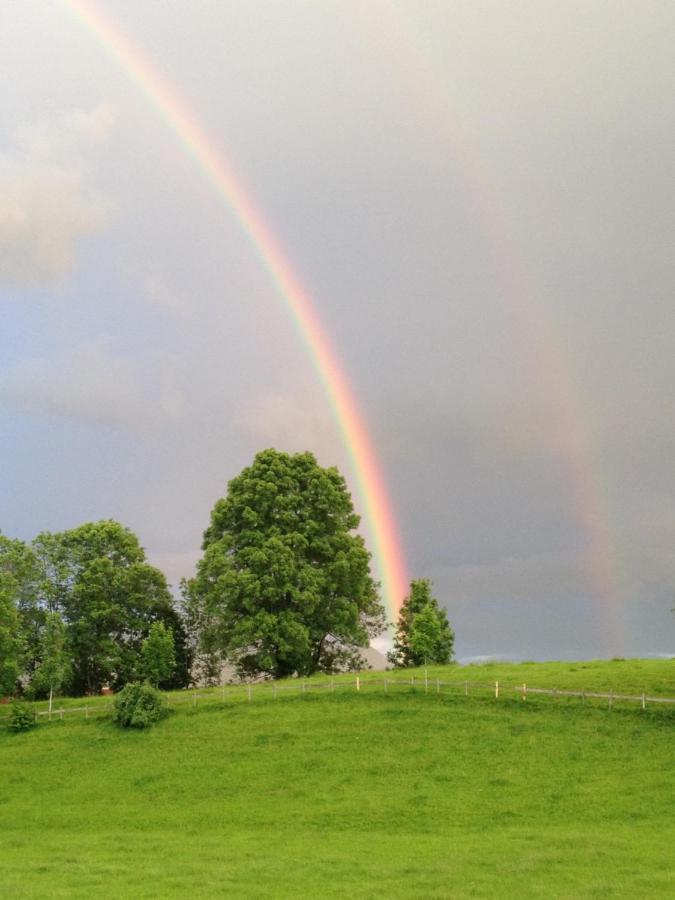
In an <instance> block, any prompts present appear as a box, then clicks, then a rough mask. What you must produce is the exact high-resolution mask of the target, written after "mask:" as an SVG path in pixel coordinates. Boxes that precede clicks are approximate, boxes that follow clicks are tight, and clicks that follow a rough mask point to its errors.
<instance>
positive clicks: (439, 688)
mask: <svg viewBox="0 0 675 900" xmlns="http://www.w3.org/2000/svg"><path fill="white" fill-rule="evenodd" d="M440 692H441V683H440V681H439V680H438V678H437V679H436V693H437V694H440Z"/></svg>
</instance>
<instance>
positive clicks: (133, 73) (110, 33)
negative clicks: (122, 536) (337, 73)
mask: <svg viewBox="0 0 675 900" xmlns="http://www.w3.org/2000/svg"><path fill="white" fill-rule="evenodd" d="M62 2H63V7H64V8H65V10H66V11H67V12H68V13H69V15H70V16H71V17H72V19H73V20H74V21H75V22H76V23H77V24H78V25H79V26H80V27H81V28H83V29H84V31H85V32H87V33H88V34H89V35H91V36H92V37H93V38H94V39H95V40H96V41H97V42H98V43H99V44H100V46H101V47H103V48H104V50H105V51H106V52H107V54H108V55H109V57H110V58H111V59H112V60H113V61H114V62H115V63H117V64H118V65H119V66H120V68H121V69H122V70H123V71H124V73H125V74H126V75H127V77H128V78H129V79H131V81H132V82H133V83H134V84H135V85H136V86H137V87H138V88H139V89H140V91H141V92H142V93H143V94H144V95H145V96H146V98H147V99H148V100H149V101H150V103H151V105H152V106H153V107H154V109H155V110H156V112H157V113H158V115H159V116H160V117H161V119H163V121H164V123H165V124H166V125H167V127H168V128H169V129H170V131H171V132H172V133H173V135H174V136H175V137H176V138H177V139H178V141H179V142H180V143H181V144H182V146H183V148H184V149H185V150H186V151H187V153H188V154H189V155H190V156H191V157H192V159H193V160H194V161H195V162H196V163H197V165H198V166H199V167H200V169H201V170H202V172H203V174H204V176H205V177H206V179H207V180H208V182H209V183H210V184H211V185H212V187H213V188H214V189H215V191H216V192H217V193H218V195H219V196H220V198H221V199H222V200H223V201H224V203H225V204H226V206H227V207H228V208H229V209H230V211H231V212H232V213H233V215H234V217H235V218H236V220H237V222H238V223H239V225H240V226H241V228H242V230H243V231H244V233H245V234H246V236H247V237H248V239H249V241H250V243H251V245H252V247H253V249H254V250H255V252H256V254H257V256H258V258H259V259H260V262H261V263H262V264H263V266H264V267H265V269H266V270H267V272H268V274H269V276H270V278H271V279H272V281H273V283H274V285H275V287H276V290H277V292H278V294H279V297H280V298H281V300H282V301H283V303H284V305H285V306H286V309H287V310H288V312H289V314H290V316H291V318H292V320H293V322H294V324H295V326H296V329H297V331H298V334H299V335H300V338H301V340H302V342H303V344H304V346H305V349H306V350H307V353H308V355H309V358H310V359H311V361H312V363H313V366H314V369H315V370H316V373H317V375H318V377H319V380H320V382H321V384H322V386H323V389H324V392H325V395H326V397H327V398H328V401H329V404H330V407H331V410H332V412H333V416H334V419H335V422H336V425H337V428H338V431H339V433H340V437H341V440H342V443H343V444H344V447H345V449H346V451H347V454H348V457H349V460H350V465H351V468H352V474H353V476H354V479H355V482H356V487H357V491H358V496H359V498H360V500H361V504H362V507H363V509H364V510H365V515H364V518H365V523H366V526H367V528H368V530H369V532H370V535H371V539H372V542H373V547H374V550H373V561H374V564H375V569H376V575H377V577H378V578H379V579H380V582H381V585H382V593H383V597H384V600H385V602H386V604H387V607H388V610H389V613H390V615H391V616H393V617H395V616H396V615H397V613H398V610H399V608H400V606H401V603H402V602H403V598H404V596H405V594H406V593H407V584H408V576H407V570H406V564H405V558H404V554H403V549H402V546H401V541H400V538H399V535H398V530H397V526H396V519H395V517H394V513H393V509H392V505H391V501H390V499H389V495H388V492H387V489H386V485H385V481H384V477H383V474H382V471H381V468H380V465H379V463H378V460H377V456H376V453H375V449H374V447H373V444H372V441H371V439H370V436H369V434H368V430H367V428H366V425H365V421H364V418H363V415H362V414H361V412H360V410H359V407H358V403H357V401H356V397H355V395H354V391H353V389H352V388H351V386H350V384H349V380H348V378H347V375H346V373H345V371H344V368H343V367H342V366H341V365H340V363H339V360H338V358H337V356H336V354H335V351H334V349H333V348H332V346H331V342H330V340H329V338H328V335H327V334H326V332H325V329H324V328H323V326H322V324H321V322H320V320H319V317H318V315H317V312H316V309H315V306H314V303H313V302H312V299H311V297H310V295H309V293H308V292H307V290H306V289H305V288H304V287H303V284H302V282H301V281H300V279H299V278H298V276H297V274H296V273H295V272H294V270H293V267H292V265H291V263H290V261H289V259H288V256H287V255H286V254H285V253H284V251H283V250H282V248H281V246H280V244H279V241H278V240H277V238H276V237H275V235H274V234H273V233H272V230H271V229H270V227H269V225H268V224H267V222H266V221H265V219H264V217H263V215H262V213H261V211H260V210H259V209H258V208H257V207H256V205H255V204H254V203H253V201H252V200H251V198H250V197H249V196H248V194H247V192H246V189H245V187H244V185H243V183H242V180H241V178H240V177H239V176H238V175H237V174H236V172H235V170H234V168H233V167H232V165H231V163H230V162H229V161H228V160H227V159H226V157H225V156H224V154H223V153H222V152H221V151H220V150H219V149H217V147H216V145H215V144H214V142H213V140H212V139H211V138H210V137H209V136H208V135H207V133H206V131H205V130H204V129H203V127H202V126H201V125H200V123H199V122H198V121H197V120H196V119H195V117H194V116H193V115H192V113H191V112H190V110H188V109H187V108H186V106H185V105H184V103H183V102H182V101H181V99H180V97H179V95H178V94H177V92H176V90H175V89H174V88H173V87H172V86H171V85H170V84H169V83H168V82H167V81H166V79H165V78H164V77H163V76H161V75H160V74H159V72H158V71H157V70H156V69H155V68H154V67H153V66H152V65H151V64H150V62H149V61H148V60H147V58H146V57H145V56H144V54H143V53H142V51H141V50H140V49H139V48H138V47H136V46H135V45H134V44H133V43H132V42H131V41H130V40H129V39H128V37H127V36H126V35H125V34H124V33H123V32H122V31H121V30H120V28H119V27H118V26H117V25H115V24H114V23H113V22H112V21H111V20H110V19H109V18H108V17H107V16H104V15H103V14H102V13H101V12H100V11H98V10H97V9H95V8H94V6H93V5H92V4H91V3H90V2H89V0H62Z"/></svg>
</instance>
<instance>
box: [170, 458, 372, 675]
mask: <svg viewBox="0 0 675 900" xmlns="http://www.w3.org/2000/svg"><path fill="white" fill-rule="evenodd" d="M358 524H359V517H358V516H357V515H356V514H355V513H354V509H353V506H352V500H351V497H350V495H349V492H348V490H347V487H346V484H345V481H344V478H343V477H342V476H341V475H340V473H339V472H338V471H337V469H335V468H329V469H324V468H321V467H320V466H319V465H318V463H317V461H316V459H315V458H314V456H313V455H312V454H311V453H298V454H295V455H289V454H287V453H281V452H278V451H276V450H265V451H263V452H261V453H258V454H257V456H256V457H255V459H254V461H253V464H252V465H251V466H250V467H249V468H246V469H244V470H243V472H241V474H240V475H238V476H237V477H236V478H234V479H233V480H232V481H231V482H230V483H229V485H228V492H227V497H225V498H223V499H220V500H218V502H217V503H216V505H215V507H214V509H213V511H212V513H211V524H210V525H209V527H208V529H207V530H206V532H205V534H204V542H203V545H202V548H203V550H204V556H203V558H202V559H201V561H200V562H199V564H198V568H197V575H196V577H195V578H194V579H192V580H191V581H189V582H187V583H186V584H185V589H184V592H185V599H186V605H187V606H191V607H193V608H195V607H196V608H197V609H199V610H201V616H202V620H203V622H204V623H205V629H204V632H203V633H202V636H201V637H202V642H203V645H204V646H205V647H206V648H208V649H213V648H221V649H222V650H223V651H224V652H225V653H227V655H228V657H229V658H230V659H231V660H232V661H233V662H234V664H235V666H236V668H237V671H238V672H239V674H241V675H257V674H261V673H262V674H268V675H271V676H273V677H277V678H279V677H283V676H287V675H291V674H294V673H297V674H301V675H308V674H311V673H312V672H315V671H325V672H330V671H334V670H336V669H338V668H341V667H350V666H354V665H358V664H359V662H360V654H359V648H360V647H365V646H367V644H368V642H369V639H370V638H371V637H373V636H374V635H377V634H379V633H380V632H381V631H382V630H383V627H384V610H383V608H382V605H381V603H380V601H379V598H378V594H377V587H376V585H375V583H374V582H373V579H372V578H371V575H370V569H369V562H370V554H369V553H368V551H367V550H366V547H365V545H364V542H363V539H362V538H361V537H360V536H359V535H356V534H353V533H352V532H353V531H354V529H356V528H357V526H358Z"/></svg>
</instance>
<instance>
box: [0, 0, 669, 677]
mask: <svg viewBox="0 0 675 900" xmlns="http://www.w3.org/2000/svg"><path fill="white" fill-rule="evenodd" d="M87 6H88V8H89V9H94V10H99V11H100V12H103V13H104V14H105V16H106V18H107V20H108V21H109V22H110V23H111V24H112V26H113V27H114V29H115V30H116V33H117V34H122V35H125V36H126V38H127V39H129V40H130V41H132V42H133V44H134V45H135V46H136V48H138V50H139V51H140V53H141V55H142V58H143V59H144V60H145V61H146V62H147V63H148V64H149V65H151V66H152V67H153V68H154V69H155V70H156V71H157V72H158V73H161V77H162V79H163V83H164V84H165V86H167V87H169V89H170V91H171V92H172V96H175V97H177V98H180V101H181V103H182V104H183V106H184V108H185V109H187V110H188V111H189V113H190V115H191V117H192V119H193V120H194V121H195V122H196V123H198V124H199V126H200V127H201V129H202V130H203V132H204V134H205V135H207V136H208V142H209V146H210V147H212V148H213V150H214V152H216V153H217V154H219V156H220V157H221V158H222V159H225V160H227V161H228V164H229V165H230V166H231V167H232V169H233V171H234V172H236V173H237V179H238V182H239V184H240V185H241V186H242V187H243V188H244V189H245V190H246V192H247V193H248V195H249V196H250V197H251V198H252V201H253V203H254V205H255V207H256V209H257V211H258V214H259V215H260V217H261V219H262V220H263V221H264V222H265V223H266V225H267V228H268V229H269V231H270V233H271V234H273V235H274V237H275V239H276V241H277V242H278V244H279V246H280V247H281V248H282V250H283V253H284V256H285V259H286V261H287V262H288V264H289V265H291V266H292V268H293V270H294V271H295V273H296V275H297V276H298V278H299V280H300V282H301V284H302V285H303V287H304V289H305V290H306V292H307V293H308V295H309V296H310V297H311V300H312V304H313V309H314V312H315V313H316V315H317V317H318V318H319V320H320V321H321V323H322V325H323V328H324V330H325V332H326V334H327V335H328V337H329V339H330V342H331V345H332V348H333V352H334V354H335V356H336V358H337V360H338V361H339V364H340V367H341V368H342V370H343V371H344V373H345V375H346V377H347V379H348V381H349V383H350V385H351V387H352V390H353V393H354V395H355V397H356V400H357V402H358V405H359V408H360V411H361V415H362V418H363V421H364V422H365V424H366V427H367V430H368V433H369V436H370V440H371V442H372V445H373V447H374V450H375V453H376V457H377V463H378V467H379V470H380V473H381V476H382V478H383V481H384V484H385V485H386V490H387V493H388V496H389V499H390V503H391V508H392V510H393V512H394V518H395V527H396V530H397V531H398V534H399V535H400V542H401V547H402V555H403V556H404V558H405V566H406V571H407V573H408V575H409V577H410V578H430V579H431V580H432V581H433V583H434V594H435V596H436V597H437V598H438V599H439V601H440V602H441V603H442V605H443V606H445V607H446V608H447V610H448V613H449V617H450V620H451V622H452V624H453V627H454V629H455V632H456V645H455V650H456V655H457V657H458V658H459V659H460V660H468V659H473V658H485V659H488V658H492V657H497V658H506V659H514V660H518V659H583V658H595V657H604V658H608V657H612V656H644V655H671V654H673V653H675V615H673V613H672V611H671V610H672V608H673V607H674V606H675V464H674V460H675V415H674V412H675V303H674V302H673V297H672V286H673V283H674V281H675V279H674V278H673V275H674V274H675V273H674V269H675V264H674V261H675V253H674V252H673V234H674V233H675V228H674V226H675V221H674V219H675V214H674V210H675V196H674V194H675V171H674V168H675V154H674V153H673V138H672V123H673V121H675V94H673V91H672V85H673V83H674V82H675V57H673V53H672V47H673V43H674V41H675V6H673V4H671V3H668V2H652V0H643V2H641V3H639V4H637V3H624V2H618V0H617V2H613V3H607V2H600V0H591V2H589V0H584V2H574V0H569V2H557V0H544V2H542V0H532V2H528V0H519V2H510V0H506V2H505V0H495V2H487V0H471V2H456V0H424V2H423V0H415V2H405V0H368V2H367V3H363V2H362V0H354V2H352V0H321V2H316V0H247V2H246V3H241V2H234V0H233V2H230V0H198V2H194V0H190V2H188V0H161V2H160V0H143V2H138V0H107V2H105V3H103V2H98V3H94V2H91V3H89V2H88V3H87ZM73 8H74V5H73V3H70V2H65V0H22V2H21V3H16V2H14V0H0V60H1V61H2V72H3V84H4V86H5V87H4V90H3V91H2V92H0V323H1V325H0V466H1V470H2V478H1V479H0V529H1V530H2V531H3V533H5V534H6V535H8V536H10V537H18V538H21V539H24V540H30V539H32V538H33V537H34V536H35V535H36V534H37V533H39V532H40V531H43V530H50V531H59V530H63V529H66V528H70V527H74V526H76V525H78V524H81V523H82V522H85V521H92V520H95V519H101V518H114V519H117V520H119V521H121V522H122V523H123V524H125V525H126V526H128V527H130V528H131V529H132V530H134V531H135V532H136V533H137V534H138V536H139V538H140V540H141V543H142V544H143V546H144V547H145V548H146V550H147V553H148V556H149V559H150V561H151V562H152V563H153V564H155V565H157V566H158V567H160V568H161V569H162V570H163V571H164V572H165V573H166V575H167V578H168V579H169V581H170V582H171V583H172V585H174V587H175V586H177V585H178V583H179V581H180V579H181V578H182V577H189V576H190V575H191V574H192V572H193V571H194V565H195V562H196V560H197V559H198V558H199V555H200V544H201V538H202V533H203V531H204V529H205V528H206V526H207V525H208V520H209V514H210V510H211V508H212V506H213V504H214V503H215V501H216V500H217V499H218V498H219V497H221V496H223V495H224V494H225V492H226V489H227V482H228V481H229V479H231V478H232V477H233V476H234V475H236V474H237V473H238V472H239V471H240V470H241V469H242V468H243V467H244V466H246V465H248V464H249V463H250V462H251V461H252V459H253V456H254V455H255V453H256V452H257V451H258V450H261V449H263V448H265V447H270V446H273V447H276V448H278V449H280V450H287V451H302V450H311V451H312V452H314V453H315V454H316V456H317V458H318V460H319V462H320V463H321V464H322V465H337V466H338V468H339V469H340V471H342V472H343V474H344V475H345V477H346V478H347V482H348V484H349V486H350V489H351V490H352V493H353V497H354V502H355V506H356V509H357V512H360V513H363V512H364V509H365V498H364V496H363V495H362V492H361V491H360V489H359V485H358V481H357V478H356V473H355V471H354V467H353V460H352V459H351V458H350V454H349V448H348V447H347V446H346V445H345V441H344V439H343V434H342V433H341V430H340V428H339V427H338V423H337V422H336V419H335V416H334V414H333V410H332V408H331V404H330V403H329V401H328V398H327V396H326V393H325V391H324V388H323V386H322V383H321V380H320V378H319V376H318V373H317V370H316V366H315V365H314V363H313V361H312V359H311V356H310V354H309V353H308V352H307V348H306V346H305V344H304V343H303V341H302V340H301V338H300V335H299V332H298V328H297V326H296V325H295V324H294V322H293V320H292V317H291V316H289V313H288V309H287V307H286V305H285V304H284V302H283V299H282V298H281V297H280V293H279V290H278V287H277V286H276V285H275V283H274V280H273V279H272V278H271V277H270V272H269V269H268V267H266V266H265V265H264V264H263V261H261V258H260V254H259V252H256V247H255V246H254V245H253V243H252V242H251V240H250V236H249V235H248V234H247V233H246V229H245V228H243V227H242V223H241V221H240V218H238V217H237V215H236V211H234V210H233V209H232V208H231V206H229V205H228V204H227V203H225V202H223V199H222V197H221V196H219V195H218V192H217V191H216V190H214V185H213V182H212V180H210V179H209V178H208V177H207V176H206V174H205V172H204V170H203V167H202V166H200V165H199V164H198V162H196V161H195V159H194V158H193V156H191V155H190V153H189V152H187V151H186V148H185V146H184V144H183V143H182V142H181V140H180V139H179V138H178V136H177V135H176V133H175V130H172V129H171V128H170V127H168V126H167V122H166V121H165V120H164V119H163V118H162V116H161V115H159V114H158V110H157V107H156V104H153V102H152V101H151V100H150V99H149V98H148V96H147V95H146V94H144V92H143V91H142V90H141V89H140V88H139V85H138V83H137V82H135V81H134V79H133V78H132V77H130V73H129V71H128V69H125V67H124V66H122V65H120V64H119V62H117V61H115V59H114V58H113V57H111V55H110V54H109V53H108V52H107V51H106V48H105V46H104V45H103V44H102V43H101V41H100V40H99V39H98V38H97V37H96V36H95V35H94V34H93V33H92V32H91V31H90V30H88V29H87V28H83V27H82V21H81V17H78V16H77V15H73V14H72V11H73ZM363 533H364V536H365V538H366V540H367V541H371V540H372V537H373V529H372V522H368V521H364V523H363ZM374 563H375V574H376V575H377V577H382V572H380V571H378V570H377V565H378V560H377V559H375V560H374Z"/></svg>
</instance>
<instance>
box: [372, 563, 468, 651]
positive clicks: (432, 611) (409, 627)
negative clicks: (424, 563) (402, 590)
mask: <svg viewBox="0 0 675 900" xmlns="http://www.w3.org/2000/svg"><path fill="white" fill-rule="evenodd" d="M454 641H455V635H454V632H453V630H452V628H451V627H450V623H449V622H448V614H447V612H446V611H445V610H444V609H442V608H441V607H439V605H438V600H436V599H435V598H434V597H432V595H431V582H430V581H429V579H427V578H419V579H417V580H414V581H411V582H410V593H409V594H408V596H407V597H406V598H405V600H404V601H403V605H402V607H401V611H400V613H399V617H398V623H397V626H396V635H395V637H394V647H393V649H392V650H391V651H390V652H389V653H388V654H387V656H388V659H389V661H390V662H391V663H393V664H394V665H395V666H396V667H397V668H404V667H407V666H421V665H424V664H425V663H430V664H433V663H436V664H440V665H444V664H446V663H449V662H450V660H451V659H452V651H453V645H454Z"/></svg>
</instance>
